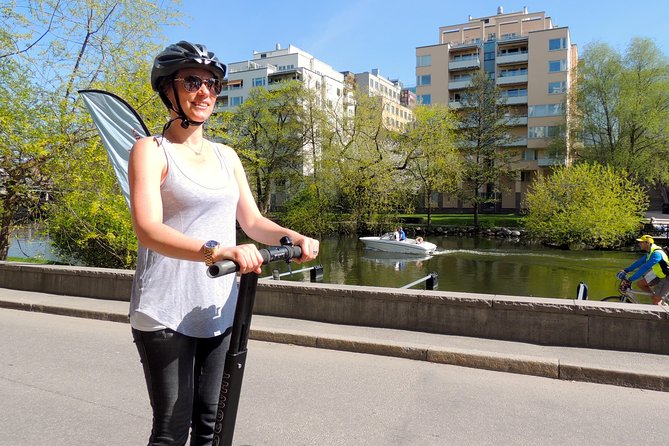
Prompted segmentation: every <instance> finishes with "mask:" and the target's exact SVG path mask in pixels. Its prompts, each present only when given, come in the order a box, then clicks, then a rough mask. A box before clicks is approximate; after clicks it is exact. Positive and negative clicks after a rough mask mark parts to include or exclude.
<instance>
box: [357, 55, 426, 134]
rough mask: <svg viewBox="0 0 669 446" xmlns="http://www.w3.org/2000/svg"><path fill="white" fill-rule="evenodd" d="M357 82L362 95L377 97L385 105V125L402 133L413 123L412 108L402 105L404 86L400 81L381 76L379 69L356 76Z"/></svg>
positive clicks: (383, 114) (382, 115)
mask: <svg viewBox="0 0 669 446" xmlns="http://www.w3.org/2000/svg"><path fill="white" fill-rule="evenodd" d="M355 82H356V84H357V86H358V88H359V90H360V91H361V92H362V93H365V94H367V95H369V96H370V97H377V98H379V99H380V100H381V102H382V104H383V110H382V114H381V117H382V119H383V125H384V126H385V127H386V128H388V129H390V130H395V131H402V130H404V129H405V128H406V126H407V125H408V124H409V123H410V122H413V112H412V111H411V108H410V107H408V106H405V105H403V104H402V103H401V101H400V98H401V95H402V90H403V85H402V82H400V81H399V80H390V79H387V78H385V77H383V76H381V75H380V74H379V70H378V69H377V68H375V69H373V70H372V71H371V72H370V71H365V72H363V73H356V74H355Z"/></svg>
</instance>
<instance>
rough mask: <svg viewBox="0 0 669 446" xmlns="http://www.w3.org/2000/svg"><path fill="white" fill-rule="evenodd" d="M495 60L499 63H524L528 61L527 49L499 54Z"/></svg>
mask: <svg viewBox="0 0 669 446" xmlns="http://www.w3.org/2000/svg"><path fill="white" fill-rule="evenodd" d="M495 61H496V62H497V65H506V64H512V63H522V62H527V61H528V54H527V51H525V52H522V53H511V54H503V55H502V54H498V55H497V57H496V59H495Z"/></svg>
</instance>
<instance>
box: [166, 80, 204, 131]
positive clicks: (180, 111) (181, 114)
mask: <svg viewBox="0 0 669 446" xmlns="http://www.w3.org/2000/svg"><path fill="white" fill-rule="evenodd" d="M172 91H173V92H174V100H175V101H176V103H177V108H176V109H175V108H174V106H172V110H174V111H175V112H176V114H177V117H176V118H174V119H170V120H169V121H168V122H167V124H165V128H163V133H165V130H167V129H168V128H169V126H170V125H171V124H172V122H174V121H176V120H177V119H181V127H182V128H184V129H187V128H188V127H190V126H191V125H202V124H204V121H191V120H190V119H188V116H186V113H185V112H184V110H183V108H181V101H180V100H179V92H178V91H177V85H176V84H175V83H174V82H172Z"/></svg>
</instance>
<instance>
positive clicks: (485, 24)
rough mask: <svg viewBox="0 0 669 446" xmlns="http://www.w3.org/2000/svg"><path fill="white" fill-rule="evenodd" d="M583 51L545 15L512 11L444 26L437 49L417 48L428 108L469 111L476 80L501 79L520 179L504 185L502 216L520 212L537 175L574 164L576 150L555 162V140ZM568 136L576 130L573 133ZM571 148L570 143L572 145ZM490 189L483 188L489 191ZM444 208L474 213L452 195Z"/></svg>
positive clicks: (420, 96) (441, 200) (419, 92)
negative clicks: (466, 100)
mask: <svg viewBox="0 0 669 446" xmlns="http://www.w3.org/2000/svg"><path fill="white" fill-rule="evenodd" d="M577 60H578V53H577V49H576V45H574V44H572V42H571V39H570V36H569V28H568V27H562V26H557V25H556V24H555V23H553V20H552V19H551V17H549V16H547V15H546V13H545V12H534V13H531V12H528V11H527V8H524V9H523V11H520V12H511V13H504V11H503V9H502V8H501V7H500V8H498V10H497V14H496V15H492V16H487V17H480V18H472V17H471V16H470V17H469V19H468V20H467V21H466V22H464V23H460V24H456V25H449V26H442V27H440V28H439V39H438V43H437V44H436V45H428V46H422V47H418V48H416V96H417V101H418V103H422V104H437V103H439V104H448V105H449V106H450V107H451V108H456V109H457V108H461V107H462V104H461V102H460V99H461V97H462V95H463V94H464V93H465V91H466V89H467V87H468V86H469V85H470V84H471V78H472V75H473V74H474V73H476V72H477V71H480V70H483V71H484V72H485V73H487V74H488V75H490V76H491V77H492V78H494V79H495V82H496V84H497V86H498V87H499V88H500V90H501V95H502V97H503V98H504V99H505V100H506V102H507V104H508V105H510V106H511V107H510V120H509V122H510V123H512V125H513V127H512V131H511V133H512V136H513V137H514V138H513V140H514V142H513V143H512V144H511V145H507V146H504V147H502V148H500V149H499V150H511V151H513V156H514V157H513V158H514V160H515V161H514V168H515V169H516V170H517V175H515V176H514V177H513V178H508V179H507V180H506V181H505V184H503V186H504V188H503V192H502V193H501V196H500V197H498V198H499V202H498V204H497V206H496V210H498V211H518V210H520V209H521V204H522V199H523V197H524V195H525V193H526V192H527V187H528V186H529V184H530V183H531V181H532V180H533V179H534V178H535V177H536V176H537V175H543V174H545V173H547V172H549V171H550V169H552V168H553V167H554V166H557V165H564V164H566V163H568V162H569V153H568V151H567V150H565V155H564V156H563V157H561V158H560V159H555V158H550V157H549V156H548V153H547V147H548V144H549V142H550V141H551V138H553V137H555V136H558V135H561V134H564V132H565V129H566V125H567V124H568V122H567V116H568V114H567V113H566V112H567V109H568V108H569V106H570V104H569V103H568V102H567V97H568V95H567V93H568V92H569V89H570V88H571V86H572V82H573V81H574V79H572V77H573V73H572V69H573V68H574V67H576V64H577ZM566 134H568V132H567V133H566ZM567 145H568V144H567ZM481 192H483V191H481ZM437 198H438V200H437V207H438V208H440V209H462V208H465V209H466V208H467V207H469V205H468V204H467V203H460V202H458V201H457V200H455V199H454V198H452V197H448V196H446V195H443V194H441V195H440V196H439V197H437Z"/></svg>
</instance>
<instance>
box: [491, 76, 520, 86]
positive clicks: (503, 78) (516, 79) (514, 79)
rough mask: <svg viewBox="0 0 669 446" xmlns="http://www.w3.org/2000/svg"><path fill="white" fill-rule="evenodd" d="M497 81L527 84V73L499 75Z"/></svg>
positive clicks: (498, 82)
mask: <svg viewBox="0 0 669 446" xmlns="http://www.w3.org/2000/svg"><path fill="white" fill-rule="evenodd" d="M495 82H496V83H497V85H510V84H526V83H527V74H519V75H517V76H501V77H497V79H496V80H495Z"/></svg>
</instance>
